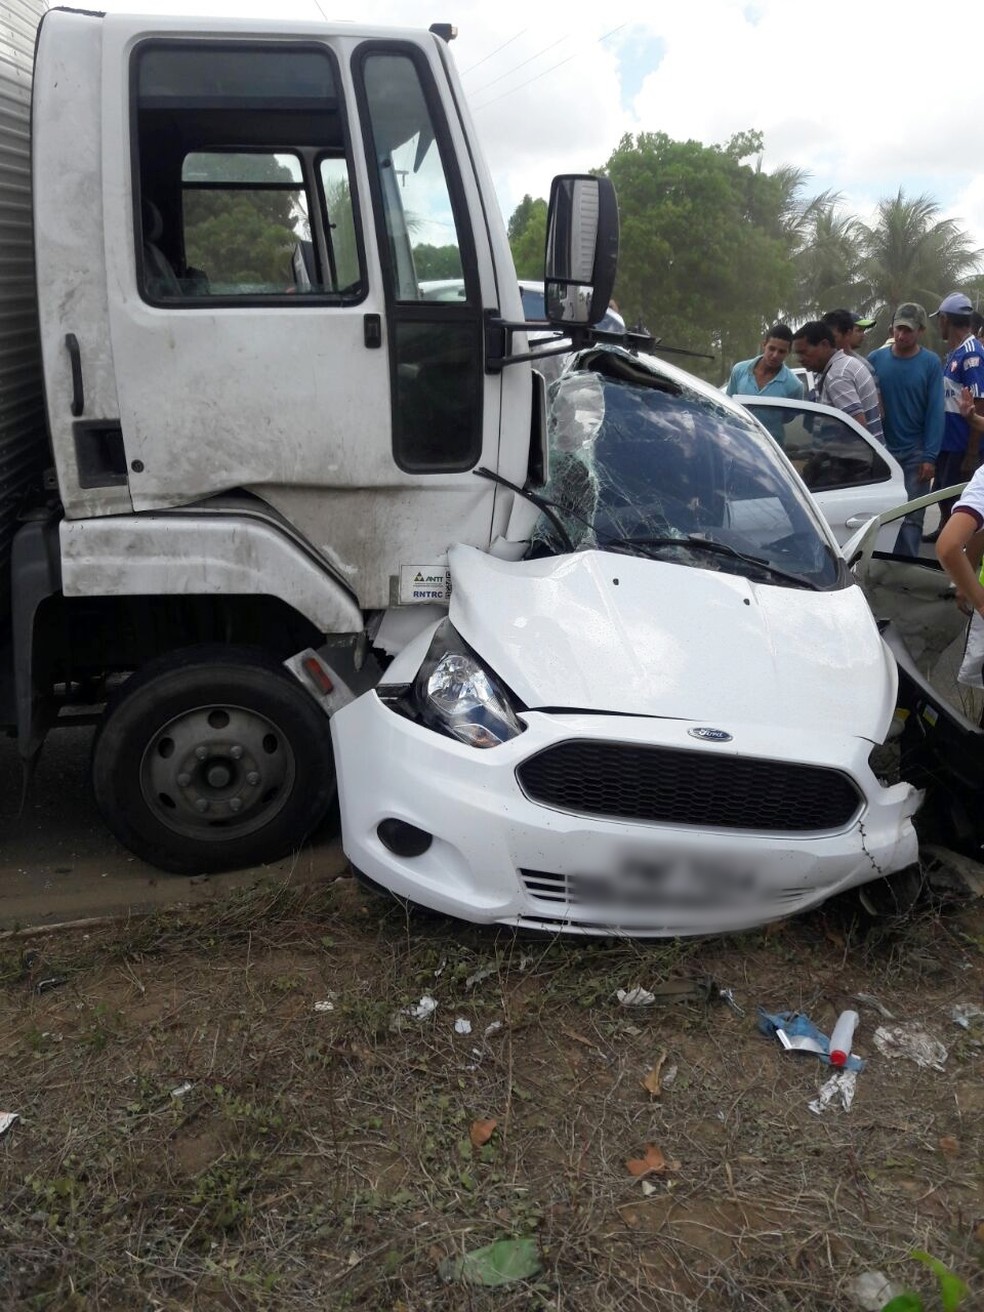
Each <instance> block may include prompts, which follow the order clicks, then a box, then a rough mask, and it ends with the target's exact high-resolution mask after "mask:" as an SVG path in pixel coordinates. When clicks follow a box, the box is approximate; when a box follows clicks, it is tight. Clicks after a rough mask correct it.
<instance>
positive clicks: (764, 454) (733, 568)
mask: <svg viewBox="0 0 984 1312" xmlns="http://www.w3.org/2000/svg"><path fill="white" fill-rule="evenodd" d="M574 366H575V367H573V368H572V369H569V370H568V371H567V372H565V374H564V375H563V376H562V377H561V378H559V379H558V380H557V381H556V382H555V383H554V384H553V385H552V387H551V389H550V409H549V415H548V431H549V437H550V471H551V473H550V482H549V484H548V486H547V487H546V489H545V490H544V494H543V495H544V497H545V498H546V499H547V500H549V501H550V502H551V503H552V505H553V507H554V511H555V514H556V515H557V516H558V517H559V519H560V521H561V523H562V525H563V528H564V529H565V530H566V532H567V536H568V539H569V544H571V545H573V546H574V547H575V549H582V550H583V549H602V550H609V551H614V552H630V553H633V554H637V555H644V556H649V557H653V558H655V559H659V560H665V561H667V562H670V563H675V564H681V565H687V566H693V567H697V568H700V569H712V570H719V571H724V572H727V573H732V574H740V575H742V576H745V577H749V578H753V579H755V580H756V581H761V582H766V583H775V584H779V585H781V586H799V587H806V588H823V589H827V588H836V587H841V586H845V585H846V583H847V582H848V581H849V580H848V578H847V576H846V574H845V572H844V570H843V569H842V567H841V562H840V559H839V557H838V556H837V554H836V552H835V551H834V549H833V548H832V547H831V545H830V543H829V542H828V540H827V538H826V536H825V535H824V533H823V530H822V528H821V524H820V520H819V517H818V514H817V511H816V510H815V509H814V507H813V505H812V503H811V502H810V499H809V495H808V494H807V493H806V491H805V489H803V488H802V487H801V486H799V485H798V483H797V482H796V479H795V477H794V476H793V475H792V474H791V473H790V471H789V470H788V468H787V467H786V465H785V464H784V462H783V461H782V458H781V457H780V456H779V455H778V453H777V452H776V450H775V447H774V445H773V443H772V442H771V440H770V439H769V437H768V436H767V435H766V434H765V433H764V432H763V431H762V429H761V428H760V427H759V425H758V424H756V423H755V422H754V421H753V420H751V419H750V418H746V417H745V416H744V415H743V414H739V413H735V412H734V410H733V409H732V408H731V407H730V406H729V405H727V404H726V403H725V402H723V401H717V400H715V399H714V397H713V396H712V395H708V394H707V393H706V392H705V391H703V390H701V389H700V388H699V387H698V386H697V385H696V382H695V383H694V385H693V386H691V385H690V383H688V381H687V375H685V374H683V373H681V372H680V371H678V370H670V369H665V368H664V367H663V366H662V364H661V363H660V362H659V361H656V360H647V358H646V357H636V356H631V355H629V354H628V352H625V351H622V350H620V349H618V348H598V349H595V350H592V351H587V352H584V353H582V355H581V356H580V357H578V359H577V360H576V361H575V362H574ZM569 544H568V543H565V542H564V540H563V536H562V534H560V533H559V532H558V530H557V525H556V523H552V522H551V519H550V517H548V516H543V517H541V519H540V521H539V522H538V524H537V526H536V528H535V530H534V535H533V543H532V547H531V554H532V555H554V554H560V553H561V552H564V551H566V550H569Z"/></svg>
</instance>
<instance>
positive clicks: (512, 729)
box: [413, 620, 526, 747]
mask: <svg viewBox="0 0 984 1312" xmlns="http://www.w3.org/2000/svg"><path fill="white" fill-rule="evenodd" d="M413 700H414V702H415V709H416V710H417V711H418V713H419V715H420V718H421V720H422V721H423V722H424V724H426V725H427V726H428V728H430V729H433V730H435V731H436V732H437V733H443V734H447V736H448V737H450V738H457V740H458V741H459V742H462V743H467V744H468V746H469V747H498V746H499V744H500V743H504V742H507V741H508V740H509V739H510V738H515V737H516V735H517V734H521V733H522V732H523V730H524V729H525V728H526V725H525V724H523V722H522V721H521V720H520V719H519V718H518V716H517V715H516V711H515V709H514V706H513V699H512V697H511V696H510V694H509V692H508V690H507V689H506V688H504V687H503V686H502V684H501V683H500V682H499V680H498V679H497V678H496V677H495V675H494V674H492V673H491V672H490V671H489V670H487V669H486V668H485V666H484V665H483V664H482V663H481V661H480V660H479V659H478V657H477V656H476V655H475V653H474V652H473V651H472V649H471V648H470V647H469V646H468V644H467V643H466V642H465V641H464V640H463V639H462V638H461V636H460V635H459V634H458V632H457V631H456V630H455V628H454V626H453V625H452V624H451V622H450V621H449V620H442V621H441V623H440V624H439V625H438V627H437V630H436V632H435V634H434V637H433V639H432V641H431V645H430V648H429V650H428V652H427V655H426V657H425V658H424V663H423V664H422V665H421V667H420V672H419V673H418V675H417V678H416V680H415V681H414V685H413Z"/></svg>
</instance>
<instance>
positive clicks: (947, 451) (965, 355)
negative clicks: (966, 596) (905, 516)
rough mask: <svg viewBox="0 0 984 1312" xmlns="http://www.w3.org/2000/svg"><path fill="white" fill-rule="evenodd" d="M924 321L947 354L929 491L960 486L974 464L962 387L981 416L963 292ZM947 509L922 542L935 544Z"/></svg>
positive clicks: (982, 384)
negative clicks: (935, 326) (934, 326)
mask: <svg viewBox="0 0 984 1312" xmlns="http://www.w3.org/2000/svg"><path fill="white" fill-rule="evenodd" d="M929 317H930V318H931V319H932V318H937V317H938V319H939V329H940V336H941V337H942V338H943V341H944V342H945V343H946V348H947V352H948V354H947V357H946V360H945V362H944V364H943V410H944V427H943V444H942V446H941V447H940V454H939V459H938V460H937V462H936V476H935V478H934V479H933V488H934V490H935V489H937V488H942V487H952V486H953V484H954V483H959V482H961V480H962V479H963V478H964V477H966V475H965V474H963V472H962V471H963V469H964V462H965V461H969V463H970V465H971V467H976V465H977V448H978V442H979V440H980V438H979V434H978V432H977V431H976V428H973V427H972V420H970V419H968V418H965V417H964V415H963V413H962V408H961V393H962V391H963V389H964V388H965V387H966V388H967V389H968V391H969V392H970V395H971V397H972V398H973V408H974V411H975V412H976V413H977V414H978V415H984V347H982V345H981V343H980V341H979V340H978V339H977V337H975V336H974V327H973V324H974V307H973V305H972V304H971V302H970V299H969V297H967V296H964V294H963V292H951V293H950V295H949V296H946V297H944V298H943V300H942V302H941V303H940V308H939V309H938V310H937V311H936V314H935V315H932V314H931V315H930V316H929ZM953 505H954V501H953V500H950V501H941V502H940V526H939V528H938V529H937V530H936V532H935V533H924V534H923V542H935V541H936V540H937V538H938V537H939V536H940V533H941V532H942V530H943V528H944V527H945V525H946V521H947V520H948V519H949V518H950V513H951V511H952V510H953Z"/></svg>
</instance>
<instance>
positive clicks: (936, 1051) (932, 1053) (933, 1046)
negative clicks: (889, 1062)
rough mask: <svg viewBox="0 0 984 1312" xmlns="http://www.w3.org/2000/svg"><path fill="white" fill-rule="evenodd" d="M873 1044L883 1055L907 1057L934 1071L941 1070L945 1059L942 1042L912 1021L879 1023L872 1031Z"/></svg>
mask: <svg viewBox="0 0 984 1312" xmlns="http://www.w3.org/2000/svg"><path fill="white" fill-rule="evenodd" d="M874 1044H875V1047H876V1048H877V1049H878V1051H879V1052H880V1053H881V1054H882V1056H883V1057H908V1058H909V1060H910V1061H914V1062H915V1063H916V1065H917V1066H923V1067H928V1068H930V1069H931V1070H934V1071H941V1070H942V1069H943V1063H944V1062H945V1061H946V1059H947V1050H946V1048H944V1046H943V1044H942V1043H940V1041H939V1040H938V1039H934V1038H933V1036H932V1035H931V1034H927V1033H926V1031H925V1030H924V1029H920V1027H919V1025H918V1024H916V1023H915V1022H912V1021H906V1022H905V1023H904V1024H900V1025H879V1026H878V1028H877V1029H876V1030H875V1033H874Z"/></svg>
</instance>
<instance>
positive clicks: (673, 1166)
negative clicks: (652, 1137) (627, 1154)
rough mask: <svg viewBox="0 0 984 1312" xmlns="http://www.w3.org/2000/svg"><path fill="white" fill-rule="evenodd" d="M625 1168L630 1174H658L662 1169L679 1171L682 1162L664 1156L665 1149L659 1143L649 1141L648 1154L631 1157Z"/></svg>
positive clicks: (647, 1145)
mask: <svg viewBox="0 0 984 1312" xmlns="http://www.w3.org/2000/svg"><path fill="white" fill-rule="evenodd" d="M625 1169H626V1170H627V1171H628V1172H629V1174H630V1175H634V1176H640V1175H650V1174H652V1173H653V1172H656V1173H657V1174H659V1173H661V1172H662V1171H679V1169H680V1163H679V1162H672V1161H667V1159H666V1158H665V1157H664V1156H663V1150H662V1148H660V1147H659V1146H658V1145H657V1144H654V1143H647V1144H646V1154H645V1156H644V1157H631V1158H630V1159H629V1160H628V1161H627V1162H626V1163H625Z"/></svg>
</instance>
